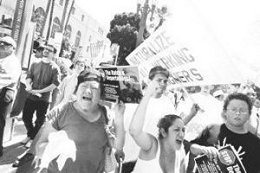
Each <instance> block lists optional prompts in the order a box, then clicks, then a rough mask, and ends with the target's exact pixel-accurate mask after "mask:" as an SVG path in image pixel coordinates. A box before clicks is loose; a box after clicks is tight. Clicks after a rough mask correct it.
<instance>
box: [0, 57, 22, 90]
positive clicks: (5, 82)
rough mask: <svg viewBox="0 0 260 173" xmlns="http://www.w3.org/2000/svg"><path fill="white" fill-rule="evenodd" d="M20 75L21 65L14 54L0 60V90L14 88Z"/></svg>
mask: <svg viewBox="0 0 260 173" xmlns="http://www.w3.org/2000/svg"><path fill="white" fill-rule="evenodd" d="M21 73H22V69H21V64H20V62H19V60H18V59H17V57H16V56H15V55H14V54H11V55H9V56H7V57H6V58H3V59H0V89H2V88H4V87H9V86H10V88H14V87H13V86H15V84H16V83H17V82H18V79H19V77H20V75H21Z"/></svg>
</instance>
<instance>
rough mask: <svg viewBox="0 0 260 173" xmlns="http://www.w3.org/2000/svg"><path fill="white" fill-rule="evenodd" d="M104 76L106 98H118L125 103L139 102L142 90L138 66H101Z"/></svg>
mask: <svg viewBox="0 0 260 173" xmlns="http://www.w3.org/2000/svg"><path fill="white" fill-rule="evenodd" d="M98 70H99V71H100V72H101V74H102V77H103V78H104V81H103V85H104V95H103V96H104V100H105V101H110V102H115V101H116V100H117V99H119V100H121V101H123V102H124V103H139V102H140V100H141V98H142V91H141V85H140V79H139V72H138V68H137V67H133V66H113V67H99V68H98Z"/></svg>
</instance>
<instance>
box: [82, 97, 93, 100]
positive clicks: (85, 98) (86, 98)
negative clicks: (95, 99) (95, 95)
mask: <svg viewBox="0 0 260 173" xmlns="http://www.w3.org/2000/svg"><path fill="white" fill-rule="evenodd" d="M82 99H83V100H84V101H91V100H92V98H91V96H82Z"/></svg>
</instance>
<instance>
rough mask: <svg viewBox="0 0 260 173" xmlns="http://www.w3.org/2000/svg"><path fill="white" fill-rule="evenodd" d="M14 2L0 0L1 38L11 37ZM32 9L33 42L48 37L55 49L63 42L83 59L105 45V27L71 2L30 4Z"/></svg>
mask: <svg viewBox="0 0 260 173" xmlns="http://www.w3.org/2000/svg"><path fill="white" fill-rule="evenodd" d="M16 1H23V2H26V0H16ZM16 1H15V0H14V1H10V0H0V21H1V23H0V36H3V35H11V32H12V25H13V21H14V18H13V16H14V13H15V9H16ZM53 3H54V6H53V9H52V4H53ZM32 5H33V11H32V19H31V21H32V22H35V25H36V28H35V39H37V37H39V36H41V37H42V38H43V39H46V38H47V36H48V35H49V37H48V39H47V40H48V43H49V44H54V45H55V46H57V47H58V48H59V46H61V43H62V40H64V39H66V41H67V43H69V45H70V47H71V50H72V51H74V52H76V53H77V54H78V55H80V56H83V57H88V56H93V55H94V54H93V47H95V48H96V47H98V46H103V45H104V43H105V42H107V38H106V33H105V31H104V29H103V28H104V27H102V26H101V25H100V24H99V23H98V22H97V21H96V20H95V19H94V18H93V17H92V16H90V15H89V14H88V13H87V12H86V11H84V10H83V9H81V8H80V7H79V6H77V4H75V3H73V0H46V1H43V0H33V4H32ZM51 12H52V22H50V15H51ZM69 13H70V15H69ZM68 16H70V17H69V19H68ZM66 24H67V25H66ZM48 30H49V31H48ZM48 32H49V33H48ZM93 45H94V46H93Z"/></svg>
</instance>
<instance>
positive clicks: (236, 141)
mask: <svg viewBox="0 0 260 173" xmlns="http://www.w3.org/2000/svg"><path fill="white" fill-rule="evenodd" d="M225 138H226V144H231V145H233V146H234V147H235V149H236V150H238V148H239V147H240V146H241V147H242V151H241V152H243V151H244V152H245V154H244V155H242V156H241V158H242V163H243V165H244V166H245V169H246V171H247V173H257V172H258V171H260V139H259V138H257V137H256V136H255V135H253V134H252V133H250V132H248V133H246V134H237V133H234V132H232V131H230V130H229V129H228V128H227V127H226V125H225V124H223V125H221V127H220V133H219V136H218V140H219V142H220V144H221V146H223V141H224V139H225ZM241 152H240V153H241Z"/></svg>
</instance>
